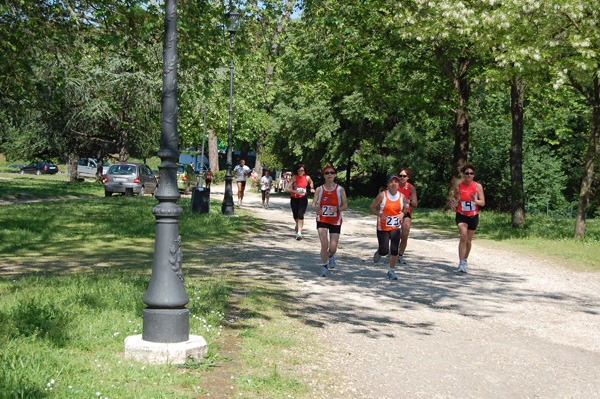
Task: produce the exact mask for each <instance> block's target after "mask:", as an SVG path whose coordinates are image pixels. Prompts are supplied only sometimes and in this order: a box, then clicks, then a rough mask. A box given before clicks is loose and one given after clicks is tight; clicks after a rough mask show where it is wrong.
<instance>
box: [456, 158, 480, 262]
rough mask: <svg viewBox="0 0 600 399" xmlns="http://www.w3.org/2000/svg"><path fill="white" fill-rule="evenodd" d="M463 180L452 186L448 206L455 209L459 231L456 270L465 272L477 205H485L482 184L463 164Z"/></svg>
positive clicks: (469, 168) (476, 219) (475, 221)
mask: <svg viewBox="0 0 600 399" xmlns="http://www.w3.org/2000/svg"><path fill="white" fill-rule="evenodd" d="M461 171H462V174H463V181H462V182H461V183H459V184H457V185H456V186H455V187H454V192H453V194H452V200H451V202H450V207H451V208H452V209H456V225H457V226H458V231H459V232H460V241H459V243H458V259H459V263H458V271H459V272H462V273H467V271H468V270H467V258H468V257H469V253H470V252H471V242H472V241H473V236H474V235H475V230H476V229H477V225H478V224H479V207H480V206H485V196H484V195H483V186H482V185H481V184H479V183H477V182H476V181H475V180H473V179H474V176H475V168H473V166H471V165H465V166H463V168H462V169H461Z"/></svg>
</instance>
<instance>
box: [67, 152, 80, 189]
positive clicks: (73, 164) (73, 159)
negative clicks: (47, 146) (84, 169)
mask: <svg viewBox="0 0 600 399" xmlns="http://www.w3.org/2000/svg"><path fill="white" fill-rule="evenodd" d="M77 158H78V156H77V154H76V153H75V152H71V153H70V154H69V169H70V170H71V176H70V177H69V181H71V182H76V181H77V179H78V178H79V175H78V174H77Z"/></svg>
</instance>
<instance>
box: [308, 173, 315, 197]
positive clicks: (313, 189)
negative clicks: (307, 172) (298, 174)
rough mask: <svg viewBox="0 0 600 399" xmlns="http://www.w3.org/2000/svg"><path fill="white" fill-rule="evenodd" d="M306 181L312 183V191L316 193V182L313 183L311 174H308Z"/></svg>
mask: <svg viewBox="0 0 600 399" xmlns="http://www.w3.org/2000/svg"><path fill="white" fill-rule="evenodd" d="M306 181H307V182H308V184H309V185H310V192H311V193H314V192H315V183H313V181H312V179H311V178H310V176H306Z"/></svg>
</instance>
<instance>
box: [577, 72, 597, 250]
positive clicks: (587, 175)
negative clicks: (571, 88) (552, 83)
mask: <svg viewBox="0 0 600 399" xmlns="http://www.w3.org/2000/svg"><path fill="white" fill-rule="evenodd" d="M594 98H595V103H594V104H593V113H592V127H591V132H590V141H589V142H588V148H587V151H586V153H585V164H584V167H583V178H582V179H581V190H580V191H579V204H578V205H577V218H576V220H575V233H574V236H573V237H574V238H575V239H577V240H579V239H581V238H583V236H584V234H585V220H586V217H587V208H588V202H589V199H590V191H591V188H592V183H593V181H594V161H595V158H596V154H597V153H598V139H599V136H600V101H598V100H599V96H598V79H597V78H596V79H595V80H594Z"/></svg>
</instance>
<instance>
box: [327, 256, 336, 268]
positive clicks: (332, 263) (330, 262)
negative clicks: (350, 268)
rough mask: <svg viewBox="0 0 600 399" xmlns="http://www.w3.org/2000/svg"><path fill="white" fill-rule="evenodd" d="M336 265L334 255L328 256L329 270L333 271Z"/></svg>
mask: <svg viewBox="0 0 600 399" xmlns="http://www.w3.org/2000/svg"><path fill="white" fill-rule="evenodd" d="M335 266H336V263H335V255H333V256H330V257H329V268H330V269H335Z"/></svg>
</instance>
